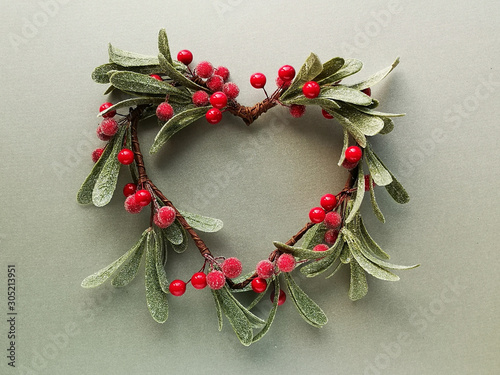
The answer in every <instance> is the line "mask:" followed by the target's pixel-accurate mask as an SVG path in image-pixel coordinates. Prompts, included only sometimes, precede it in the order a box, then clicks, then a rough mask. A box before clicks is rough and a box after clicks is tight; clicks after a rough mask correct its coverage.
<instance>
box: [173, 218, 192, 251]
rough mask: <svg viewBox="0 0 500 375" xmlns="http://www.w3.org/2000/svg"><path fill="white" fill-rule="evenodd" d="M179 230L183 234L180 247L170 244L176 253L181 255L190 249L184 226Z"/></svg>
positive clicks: (180, 226)
mask: <svg viewBox="0 0 500 375" xmlns="http://www.w3.org/2000/svg"><path fill="white" fill-rule="evenodd" d="M179 228H180V230H181V233H182V242H181V243H180V244H178V245H177V244H174V243H172V242H170V245H171V246H172V249H174V251H175V252H176V253H178V254H181V253H183V252H184V251H186V249H187V248H188V235H187V232H186V230H185V229H184V227H183V226H182V225H179Z"/></svg>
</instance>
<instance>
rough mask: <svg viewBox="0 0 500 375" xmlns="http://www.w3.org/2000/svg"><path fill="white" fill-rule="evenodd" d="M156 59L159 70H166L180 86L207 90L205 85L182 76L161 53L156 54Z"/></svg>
mask: <svg viewBox="0 0 500 375" xmlns="http://www.w3.org/2000/svg"><path fill="white" fill-rule="evenodd" d="M158 60H159V61H160V67H161V70H162V71H164V72H166V73H167V75H168V76H169V77H170V78H172V79H173V80H174V81H175V82H177V83H178V84H180V85H181V86H184V87H187V88H190V89H193V90H203V91H207V89H206V87H203V86H200V85H198V84H197V83H194V82H193V81H191V80H190V79H189V78H187V77H186V76H184V74H182V73H180V72H179V71H178V70H177V69H175V68H174V66H173V65H172V64H171V63H169V62H168V61H167V59H166V58H165V56H163V55H162V54H159V55H158Z"/></svg>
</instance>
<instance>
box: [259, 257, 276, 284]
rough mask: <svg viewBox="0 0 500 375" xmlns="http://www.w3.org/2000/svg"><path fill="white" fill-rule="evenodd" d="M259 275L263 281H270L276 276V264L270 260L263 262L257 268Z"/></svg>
mask: <svg viewBox="0 0 500 375" xmlns="http://www.w3.org/2000/svg"><path fill="white" fill-rule="evenodd" d="M255 271H256V272H257V275H258V276H259V277H260V278H262V279H269V278H270V277H272V276H273V275H274V264H273V263H272V262H271V261H270V260H269V259H264V260H261V261H260V262H259V263H257V267H256V268H255Z"/></svg>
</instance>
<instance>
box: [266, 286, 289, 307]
mask: <svg viewBox="0 0 500 375" xmlns="http://www.w3.org/2000/svg"><path fill="white" fill-rule="evenodd" d="M270 298H271V302H272V303H274V290H273V291H272V292H271V297H270ZM285 301H286V293H285V292H284V291H283V290H281V289H280V294H279V296H278V306H281V305H283V304H284V303H285Z"/></svg>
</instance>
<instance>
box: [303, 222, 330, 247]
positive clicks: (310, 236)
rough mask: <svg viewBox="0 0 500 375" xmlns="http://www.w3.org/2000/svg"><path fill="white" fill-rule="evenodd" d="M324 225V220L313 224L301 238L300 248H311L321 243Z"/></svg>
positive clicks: (324, 230) (324, 229) (323, 235)
mask: <svg viewBox="0 0 500 375" xmlns="http://www.w3.org/2000/svg"><path fill="white" fill-rule="evenodd" d="M325 232H326V225H325V223H324V222H322V223H319V224H314V225H313V226H312V227H311V228H310V229H309V230H308V231H307V232H306V234H305V235H304V237H303V240H302V246H301V247H302V248H303V249H308V250H312V249H313V247H314V246H316V245H317V244H319V243H323V240H324V238H325Z"/></svg>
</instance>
